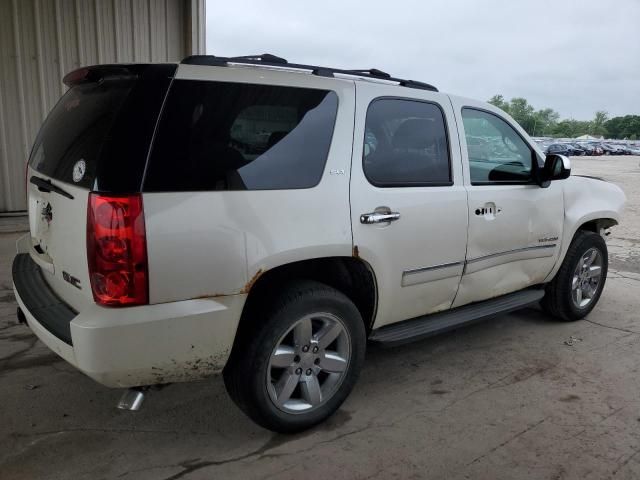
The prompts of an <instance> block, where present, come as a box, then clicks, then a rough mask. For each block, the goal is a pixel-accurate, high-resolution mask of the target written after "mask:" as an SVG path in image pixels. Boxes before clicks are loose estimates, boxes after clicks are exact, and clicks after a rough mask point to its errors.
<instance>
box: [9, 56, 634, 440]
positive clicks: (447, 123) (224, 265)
mask: <svg viewBox="0 0 640 480" xmlns="http://www.w3.org/2000/svg"><path fill="white" fill-rule="evenodd" d="M64 82H65V84H66V85H67V86H68V87H69V89H68V91H67V92H66V93H65V95H64V96H63V97H62V98H61V99H60V101H59V103H58V104H57V105H56V106H55V108H54V109H53V111H52V112H51V113H50V114H49V116H48V118H47V119H46V121H45V122H44V124H43V126H42V129H41V130H40V133H39V134H38V136H37V138H36V141H35V144H34V146H33V150H32V153H31V156H30V159H29V164H28V168H27V182H28V205H29V206H28V208H29V223H30V233H29V234H28V235H26V236H24V237H23V238H22V239H21V240H19V241H18V255H17V256H16V258H15V261H14V263H13V282H14V290H15V295H16V299H17V301H18V304H19V312H18V315H19V318H20V319H22V320H23V321H26V323H27V324H28V325H29V327H30V328H31V330H32V331H33V332H34V333H35V334H36V335H37V336H38V337H39V338H40V339H41V340H42V341H43V342H44V343H45V344H46V345H47V346H48V347H49V348H51V349H52V350H53V351H55V352H56V353H57V354H58V355H60V356H61V357H62V358H64V359H65V360H66V361H68V362H69V363H71V364H73V365H74V366H75V367H77V368H78V369H79V370H81V371H82V372H84V373H85V374H86V375H88V376H90V377H91V378H93V379H95V380H96V381H98V382H100V383H102V384H104V385H106V386H109V387H129V388H133V389H134V390H129V391H128V394H129V396H128V397H126V398H125V402H124V403H125V404H126V403H127V402H129V407H130V408H133V409H135V408H137V406H138V405H139V402H140V401H141V396H140V395H139V392H141V391H143V389H145V388H148V387H149V386H152V385H158V384H165V383H171V382H183V381H190V380H196V379H201V378H204V377H207V376H210V375H212V374H214V373H216V372H223V375H224V380H225V384H226V386H227V390H228V391H229V394H230V395H231V397H232V398H233V400H234V401H235V402H236V403H237V404H238V406H239V407H240V408H241V409H242V410H243V411H244V412H246V414H247V415H249V416H250V417H251V418H252V419H253V420H254V421H256V422H258V423H259V424H260V425H263V426H264V427H266V428H269V429H272V430H275V431H281V432H293V431H299V430H302V429H305V428H308V427H310V426H312V425H314V424H316V423H318V422H320V421H322V420H323V419H325V418H327V417H328V416H329V415H331V414H332V413H333V412H334V411H335V410H336V409H337V408H338V407H339V406H340V404H341V403H342V402H343V401H344V400H345V398H346V397H347V395H348V394H349V392H350V391H351V389H352V388H353V386H354V384H355V382H356V379H357V377H358V373H359V371H360V369H361V367H362V364H363V361H364V357H365V348H366V346H367V342H378V343H380V344H385V345H401V344H403V343H405V342H409V341H412V340H415V339H420V338H424V337H426V336H429V335H432V334H435V333H438V332H442V331H445V330H448V329H452V328H457V327H460V326H462V325H465V324H469V323H471V322H474V321H477V320H480V319H483V318H486V317H489V316H494V315H498V314H501V313H504V312H508V311H512V310H515V309H518V308H521V307H525V306H528V305H532V304H536V303H540V304H541V305H542V307H543V308H544V309H545V310H546V311H547V312H548V313H549V314H550V315H551V316H553V317H555V318H558V319H560V320H566V321H571V320H577V319H580V318H582V317H584V316H585V315H587V314H588V313H589V312H590V311H591V310H592V309H593V308H594V306H595V305H596V303H597V301H598V299H599V297H600V294H601V293H602V289H603V287H604V284H605V280H606V276H607V247H606V244H605V241H604V234H605V230H606V229H607V228H609V227H611V226H613V225H616V224H617V223H618V221H619V218H620V214H621V210H622V207H623V204H624V201H625V197H624V195H623V193H622V191H621V190H620V189H619V188H618V187H616V186H614V185H612V184H610V183H607V182H604V181H600V180H597V179H592V178H583V177H577V176H570V165H569V161H568V159H567V158H565V157H562V156H560V155H548V156H546V157H545V156H544V154H543V153H542V151H541V150H540V148H539V147H538V146H537V145H536V144H535V143H534V142H533V141H532V140H531V139H530V138H529V136H528V135H527V134H526V133H525V132H524V131H523V129H522V128H521V127H520V126H519V125H518V124H517V123H516V122H515V121H514V120H513V119H512V118H511V117H509V115H507V114H506V113H504V112H503V111H501V110H499V109H497V108H495V107H493V106H491V105H488V104H486V103H483V102H478V101H474V100H469V99H466V98H460V97H456V96H453V95H447V94H444V93H439V92H438V90H437V89H436V88H435V87H433V86H431V85H428V84H425V83H421V82H417V81H413V80H404V79H399V78H394V77H392V76H390V75H388V74H386V73H384V72H381V71H379V70H375V69H373V70H339V69H332V68H325V67H317V66H312V65H299V64H291V63H288V62H287V61H286V60H284V59H282V58H279V57H275V56H273V55H268V54H265V55H260V56H252V57H234V58H225V57H214V56H196V57H189V58H187V59H185V60H184V61H182V62H181V63H180V64H177V65H176V64H149V65H140V64H135V65H99V66H93V67H88V68H82V69H79V70H76V71H74V72H71V73H70V74H68V75H67V76H66V77H65V79H64ZM136 388H137V390H135V389H136ZM132 395H133V396H132ZM127 399H128V400H127Z"/></svg>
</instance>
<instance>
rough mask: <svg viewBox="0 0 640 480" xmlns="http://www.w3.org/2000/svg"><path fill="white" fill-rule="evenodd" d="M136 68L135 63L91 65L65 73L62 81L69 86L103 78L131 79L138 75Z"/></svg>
mask: <svg viewBox="0 0 640 480" xmlns="http://www.w3.org/2000/svg"><path fill="white" fill-rule="evenodd" d="M137 70H138V69H136V68H135V65H131V66H128V65H93V66H90V67H82V68H78V69H76V70H73V71H71V72H69V73H67V74H66V75H65V76H64V77H63V79H62V83H64V84H65V85H66V86H67V87H69V88H71V87H73V86H75V85H80V84H82V83H97V82H101V81H104V80H116V81H117V80H133V79H135V78H137V76H138V72H137Z"/></svg>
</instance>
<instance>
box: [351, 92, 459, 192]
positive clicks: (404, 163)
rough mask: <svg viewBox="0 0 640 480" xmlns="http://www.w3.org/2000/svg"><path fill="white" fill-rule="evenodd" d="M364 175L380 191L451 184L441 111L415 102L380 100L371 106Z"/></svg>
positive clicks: (368, 116)
mask: <svg viewBox="0 0 640 480" xmlns="http://www.w3.org/2000/svg"><path fill="white" fill-rule="evenodd" d="M363 165H364V167H363V168H364V173H365V175H366V176H367V179H368V180H369V181H370V182H371V183H372V184H373V185H376V186H379V187H400V186H419V185H443V184H450V183H451V172H450V168H449V148H448V142H447V134H446V130H445V124H444V117H443V113H442V110H440V108H439V107H438V106H436V105H434V104H431V103H425V102H418V101H412V100H397V99H381V100H375V101H373V102H372V103H371V105H369V109H368V110H367V119H366V124H365V138H364V151H363Z"/></svg>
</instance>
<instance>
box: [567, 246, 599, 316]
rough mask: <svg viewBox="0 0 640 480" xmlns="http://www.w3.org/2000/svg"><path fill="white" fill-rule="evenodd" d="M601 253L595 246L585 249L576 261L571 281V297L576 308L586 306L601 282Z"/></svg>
mask: <svg viewBox="0 0 640 480" xmlns="http://www.w3.org/2000/svg"><path fill="white" fill-rule="evenodd" d="M602 273H603V271H602V254H601V253H600V251H599V250H598V249H597V248H590V249H589V250H587V251H586V252H585V253H584V254H583V255H582V256H581V257H580V260H579V261H578V265H577V266H576V269H575V271H574V272H573V278H572V282H571V298H572V299H573V303H574V305H575V306H576V307H578V308H585V307H587V306H588V305H589V304H590V303H591V302H592V301H593V299H594V297H595V296H596V294H597V293H598V289H599V287H600V283H601V282H602Z"/></svg>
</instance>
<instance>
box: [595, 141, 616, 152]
mask: <svg viewBox="0 0 640 480" xmlns="http://www.w3.org/2000/svg"><path fill="white" fill-rule="evenodd" d="M598 146H599V147H600V148H601V149H602V154H603V155H618V149H617V148H614V147H613V146H612V145H608V144H606V143H600V144H598Z"/></svg>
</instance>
